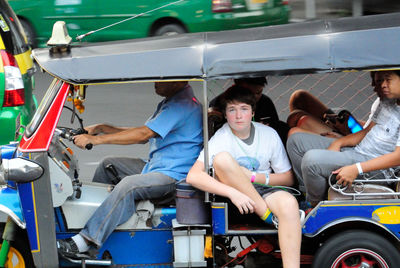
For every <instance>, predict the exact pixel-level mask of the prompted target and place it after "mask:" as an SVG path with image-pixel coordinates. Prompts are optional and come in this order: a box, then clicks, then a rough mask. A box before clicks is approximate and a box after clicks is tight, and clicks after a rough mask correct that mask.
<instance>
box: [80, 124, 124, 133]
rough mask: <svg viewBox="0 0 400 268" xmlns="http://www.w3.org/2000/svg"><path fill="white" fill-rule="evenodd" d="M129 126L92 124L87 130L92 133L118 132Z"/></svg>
mask: <svg viewBox="0 0 400 268" xmlns="http://www.w3.org/2000/svg"><path fill="white" fill-rule="evenodd" d="M127 129H128V127H115V126H112V125H109V124H96V125H91V126H86V127H85V130H86V131H87V132H88V134H90V135H97V134H113V133H118V132H121V131H124V130H127Z"/></svg>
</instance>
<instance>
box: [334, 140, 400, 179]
mask: <svg viewBox="0 0 400 268" xmlns="http://www.w3.org/2000/svg"><path fill="white" fill-rule="evenodd" d="M360 165H361V168H362V170H363V172H369V171H374V170H380V169H387V168H390V167H396V166H400V147H399V146H397V147H396V149H395V150H394V152H392V153H388V154H385V155H381V156H379V157H376V158H374V159H371V160H368V161H365V162H361V163H360ZM333 173H334V174H337V175H336V179H337V180H338V183H340V184H343V185H347V184H350V185H351V184H352V183H353V181H354V180H355V179H356V177H357V176H358V169H357V166H356V164H353V165H349V166H344V167H342V168H339V169H337V170H335V171H333Z"/></svg>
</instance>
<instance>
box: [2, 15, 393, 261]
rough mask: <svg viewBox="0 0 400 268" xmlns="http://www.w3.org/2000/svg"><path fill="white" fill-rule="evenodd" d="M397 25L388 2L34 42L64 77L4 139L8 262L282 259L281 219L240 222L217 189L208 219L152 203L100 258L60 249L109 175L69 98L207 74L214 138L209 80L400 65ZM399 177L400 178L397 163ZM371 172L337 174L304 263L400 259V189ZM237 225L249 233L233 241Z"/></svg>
mask: <svg viewBox="0 0 400 268" xmlns="http://www.w3.org/2000/svg"><path fill="white" fill-rule="evenodd" d="M399 35H400V14H390V15H380V16H370V17H361V18H345V19H336V20H328V21H315V22H306V23H299V24H289V25H281V26H273V27H265V28H257V29H244V30H234V31H226V32H216V33H196V34H185V35H178V36H173V37H161V38H149V39H136V40H132V41H123V42H110V43H102V44H90V45H87V46H86V45H85V46H77V47H64V48H62V49H58V48H56V49H54V48H52V49H37V50H34V51H33V56H34V58H35V60H36V61H37V63H38V64H39V66H40V67H41V69H42V70H43V71H45V72H47V73H49V74H50V75H51V76H53V77H54V80H53V82H52V83H51V85H50V86H49V88H48V90H47V92H46V95H45V96H44V98H43V100H42V102H41V104H40V106H39V108H38V110H37V112H36V114H35V116H34V118H33V119H32V121H31V122H30V124H29V125H28V126H26V129H25V132H24V136H23V137H22V139H21V141H20V142H19V143H12V144H10V145H7V146H3V147H2V148H1V149H2V158H3V164H2V169H1V170H0V171H1V172H0V173H1V174H3V177H4V178H3V180H2V184H3V186H2V188H1V191H0V211H2V212H3V213H5V214H7V215H8V216H9V220H8V221H7V223H6V224H5V228H4V233H3V244H2V247H1V249H0V266H1V265H2V264H3V265H4V264H5V267H60V266H73V265H81V266H82V267H84V266H85V265H93V266H112V267H136V266H140V267H234V266H235V265H242V266H244V267H258V266H260V265H265V264H268V265H269V266H268V267H281V262H280V257H281V256H280V252H279V246H278V244H277V230H276V229H275V228H274V227H273V226H266V225H262V224H255V225H251V226H249V224H248V222H239V223H238V222H235V224H232V222H231V221H232V217H231V216H230V213H231V212H230V207H229V206H230V205H229V203H228V202H226V201H225V200H224V199H220V198H219V197H217V196H214V195H211V194H207V193H206V194H205V195H202V196H204V197H202V198H203V199H201V202H198V203H199V204H200V206H199V208H195V209H194V211H196V212H197V211H198V210H200V209H205V211H206V212H205V213H206V215H209V216H210V218H209V220H207V221H205V222H192V223H188V222H179V217H177V215H178V214H179V213H181V214H182V213H189V211H179V210H180V209H182V207H183V208H184V207H185V206H184V205H182V207H179V206H177V205H176V204H174V203H168V204H152V205H151V204H150V206H152V209H151V210H149V209H146V208H147V207H148V206H147V205H146V204H144V205H143V210H139V209H137V212H136V213H135V214H134V215H133V216H132V217H131V218H130V219H129V220H128V222H126V223H125V224H123V225H121V226H119V227H118V228H117V230H115V231H114V232H113V233H112V234H111V236H110V237H109V238H108V239H107V241H106V242H105V244H104V245H103V246H102V247H101V248H100V249H99V250H98V252H97V254H96V255H95V256H93V257H92V258H87V257H82V258H80V259H71V258H67V257H62V256H58V254H57V248H56V239H62V238H67V237H71V236H72V235H74V234H76V233H77V232H79V230H80V229H81V228H83V226H84V224H85V223H86V220H87V219H88V218H89V217H90V215H91V214H92V213H93V212H94V210H95V209H96V208H97V207H98V206H99V205H100V204H101V202H102V201H103V200H104V199H105V198H106V197H107V195H108V194H109V188H108V186H107V185H99V184H92V183H85V182H82V181H81V178H80V177H79V172H78V171H79V167H78V162H77V159H76V156H75V155H74V153H73V150H72V148H71V147H70V143H69V141H71V140H72V138H71V137H72V136H73V135H76V134H77V133H82V132H81V131H82V129H81V130H76V129H72V128H69V127H63V128H61V127H60V126H58V122H59V119H60V115H61V113H62V112H63V107H64V105H65V103H66V102H68V99H70V100H71V101H72V102H73V104H74V105H72V107H73V108H72V109H73V112H76V111H77V110H79V109H81V108H82V103H83V101H84V100H85V97H86V91H87V90H89V91H90V87H91V85H95V84H104V83H107V84H108V85H109V86H110V87H112V85H113V84H119V83H131V82H132V83H137V82H144V83H147V82H153V81H177V80H178V81H182V80H184V81H200V82H201V83H203V87H202V88H203V89H202V92H201V94H202V99H201V102H202V105H203V136H204V141H208V138H209V137H208V133H209V132H208V127H209V124H208V118H207V107H208V101H209V98H208V84H209V83H210V82H212V81H215V80H218V79H227V78H242V77H254V76H266V75H268V76H280V75H293V74H311V73H333V72H347V71H360V72H364V71H369V70H384V69H399V68H400V61H399V59H400V50H399V49H398V47H400V38H399ZM332 90H334V89H332ZM70 106H71V105H70ZM68 113H70V111H68ZM88 149H89V148H88ZM204 150H205V151H206V152H207V150H208V146H207V142H204ZM204 155H205V158H206V159H205V161H204V163H205V164H206V170H208V169H209V167H208V166H207V163H208V160H207V156H208V154H207V153H205V154H204ZM389 180H390V181H392V182H394V183H395V184H397V183H398V182H399V180H400V178H399V177H398V174H397V172H396V171H393V174H392V175H391V177H390V179H389ZM369 182H374V180H373V179H372V180H371V179H369V180H367V179H366V180H360V181H357V185H358V188H357V189H356V190H355V191H349V190H348V189H342V188H340V187H338V186H337V185H335V184H334V183H332V185H331V189H330V191H334V192H335V193H336V194H332V195H331V196H335V199H334V200H326V201H323V202H320V203H319V204H318V205H317V206H316V207H315V208H313V210H312V211H311V212H309V213H308V215H307V217H306V219H305V221H304V223H303V226H302V231H303V242H302V243H303V244H302V254H301V262H302V264H303V265H304V266H310V265H312V266H313V267H400V252H399V250H398V248H399V246H400V233H399V231H400V216H399V215H400V202H399V201H398V196H399V195H400V192H399V191H398V190H397V189H396V188H395V187H394V188H393V189H392V188H389V187H384V189H383V190H382V188H379V189H372V190H371V188H370V187H368V185H369ZM365 189H368V191H366V190H365ZM300 198H301V197H300ZM144 202H146V201H144ZM138 206H139V205H138ZM78 212H79V213H78ZM177 219H178V220H177ZM234 237H245V238H246V239H247V241H248V242H249V244H248V245H245V246H243V245H242V242H241V241H239V242H237V243H238V244H239V245H236V246H235V245H234V244H233V243H235V242H234V239H233V238H234ZM150 241H151V242H150ZM238 247H241V249H237V248H238ZM250 260H251V261H250Z"/></svg>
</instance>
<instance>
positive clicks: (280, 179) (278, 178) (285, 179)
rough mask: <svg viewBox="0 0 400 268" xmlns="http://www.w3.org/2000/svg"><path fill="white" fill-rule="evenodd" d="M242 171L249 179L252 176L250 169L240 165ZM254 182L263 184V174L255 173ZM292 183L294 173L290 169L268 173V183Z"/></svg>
mask: <svg viewBox="0 0 400 268" xmlns="http://www.w3.org/2000/svg"><path fill="white" fill-rule="evenodd" d="M241 169H242V170H243V172H244V173H245V174H246V175H247V176H248V177H249V180H250V178H251V176H252V173H251V171H250V170H248V169H247V168H245V167H241ZM254 181H255V182H258V183H262V184H265V174H264V173H256V178H255V180H254ZM293 184H294V175H293V172H292V170H288V171H286V172H283V173H270V174H269V183H268V185H282V186H291V185H293Z"/></svg>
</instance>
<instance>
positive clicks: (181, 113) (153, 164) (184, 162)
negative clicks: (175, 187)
mask: <svg viewBox="0 0 400 268" xmlns="http://www.w3.org/2000/svg"><path fill="white" fill-rule="evenodd" d="M145 125H146V126H147V127H148V128H150V129H151V130H153V131H154V132H156V133H157V134H158V135H157V136H156V137H154V138H152V139H150V141H149V143H150V153H149V162H148V163H147V164H146V166H145V167H144V168H143V171H142V173H149V172H161V173H163V174H165V175H167V176H170V177H172V178H174V179H176V180H181V179H184V178H185V177H186V175H187V173H188V172H189V169H190V168H191V167H192V165H193V164H194V162H195V161H196V159H197V157H198V155H199V153H200V151H201V149H202V146H203V128H202V114H201V105H200V103H199V102H198V101H197V99H196V98H195V96H194V94H193V90H192V88H191V87H190V86H189V85H187V86H186V87H185V88H184V89H182V90H181V91H179V92H178V93H177V94H175V95H174V96H172V97H171V98H166V99H164V100H163V101H161V102H160V103H159V104H158V106H157V110H156V111H155V113H154V114H153V116H152V117H150V118H149V119H148V120H147V122H146V124H145Z"/></svg>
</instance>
